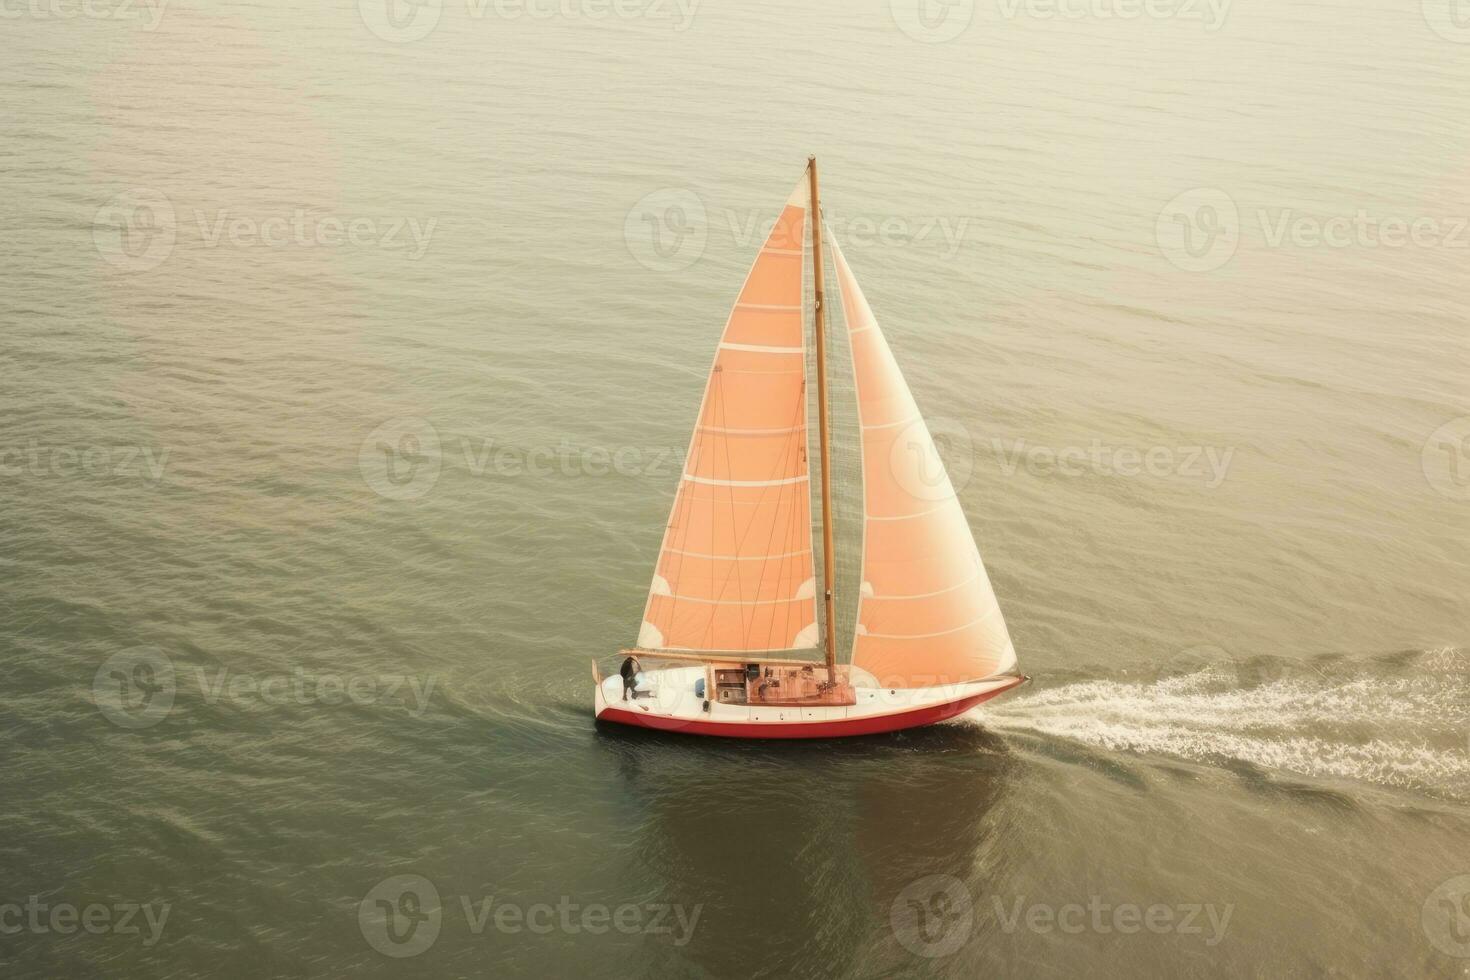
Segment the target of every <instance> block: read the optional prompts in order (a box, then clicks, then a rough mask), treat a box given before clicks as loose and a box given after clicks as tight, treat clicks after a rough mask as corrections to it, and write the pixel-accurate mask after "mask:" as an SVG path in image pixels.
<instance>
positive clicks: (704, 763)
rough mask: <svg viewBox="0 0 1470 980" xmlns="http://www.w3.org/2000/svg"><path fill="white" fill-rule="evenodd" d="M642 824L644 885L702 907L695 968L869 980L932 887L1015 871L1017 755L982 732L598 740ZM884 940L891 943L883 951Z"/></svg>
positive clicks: (634, 847) (638, 867)
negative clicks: (902, 899) (899, 904)
mask: <svg viewBox="0 0 1470 980" xmlns="http://www.w3.org/2000/svg"><path fill="white" fill-rule="evenodd" d="M599 738H600V739H601V740H602V741H603V742H604V743H605V751H606V753H607V754H608V755H610V756H612V757H613V758H614V759H615V760H616V769H617V772H618V774H619V776H620V777H621V779H622V781H623V784H624V788H625V790H626V792H627V794H628V799H629V804H628V812H629V813H630V814H636V815H637V819H636V822H634V823H632V824H631V825H630V826H629V827H628V828H625V830H626V832H628V833H630V834H631V835H633V836H634V838H635V840H634V841H633V842H632V843H631V845H630V847H629V855H628V860H629V863H630V868H629V872H630V874H632V875H633V876H634V877H635V879H636V880H638V881H640V882H641V883H643V885H644V887H646V888H647V889H648V891H649V893H650V894H652V895H655V896H657V899H658V900H660V901H665V902H670V903H675V904H680V905H684V906H686V907H694V906H702V913H701V917H700V920H699V929H698V931H697V933H696V935H695V937H694V940H693V941H692V942H691V943H690V944H689V945H688V947H687V948H686V949H684V950H682V951H680V955H681V956H682V957H686V958H687V959H688V960H689V961H691V962H692V963H694V964H696V965H697V966H698V967H699V968H700V969H702V970H707V971H709V972H710V973H711V974H714V975H717V976H727V975H731V974H732V973H735V972H737V971H738V972H741V973H748V974H750V975H758V976H759V975H768V974H769V975H792V976H845V975H853V974H854V973H856V974H863V973H866V972H868V971H869V970H871V969H872V968H873V967H874V962H873V958H874V957H875V956H882V957H887V958H889V959H892V960H893V961H894V962H896V963H901V962H902V961H904V960H905V959H906V958H908V954H906V953H905V952H904V950H903V949H902V948H900V947H898V946H896V945H895V944H896V942H897V940H896V939H895V938H894V936H893V931H892V928H891V926H890V909H891V906H892V905H893V903H894V902H895V899H897V898H898V897H899V893H900V892H901V891H903V889H905V888H906V887H908V886H909V885H911V884H913V882H914V881H915V880H916V879H917V878H921V877H923V876H925V875H930V874H945V875H955V876H957V877H959V878H960V879H961V880H963V881H967V882H971V883H976V882H978V881H980V880H982V879H984V878H985V877H986V876H987V875H988V874H989V873H991V871H992V869H993V868H994V867H995V866H996V865H997V864H998V863H1001V862H1004V861H1005V856H1004V852H1005V847H1004V846H1003V845H1002V843H1001V842H1003V841H1004V840H1005V839H1006V838H1007V836H1008V834H1007V831H1006V828H1005V826H1004V824H1003V823H1001V822H998V821H997V819H996V818H995V814H994V809H995V807H996V804H997V803H998V802H999V801H1000V800H1001V799H1002V798H1003V797H1004V794H1005V792H1006V788H1007V785H1008V784H1009V782H1010V780H1011V779H1012V778H1013V777H1014V773H1013V770H1014V760H1013V759H1012V757H1011V756H1010V753H1009V752H1008V751H1007V749H1006V746H1005V743H1004V742H1003V741H1001V740H1000V739H998V738H996V737H995V736H993V735H991V734H990V733H988V732H985V731H982V730H979V729H975V728H972V727H968V726H958V725H944V726H936V727H933V728H927V729H920V730H917V731H914V732H909V733H905V734H903V735H901V736H879V737H874V738H871V739H854V740H849V741H842V742H834V743H806V742H792V743H774V744H773V743H739V742H729V741H724V740H717V739H694V738H678V737H669V736H663V737H658V736H652V737H651V736H650V735H649V734H648V733H642V732H630V733H624V732H622V731H619V730H617V729H616V726H606V727H604V728H602V729H600V730H599ZM875 940H876V941H875Z"/></svg>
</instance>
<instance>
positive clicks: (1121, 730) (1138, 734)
mask: <svg viewBox="0 0 1470 980" xmlns="http://www.w3.org/2000/svg"><path fill="white" fill-rule="evenodd" d="M974 719H975V720H976V721H978V722H980V723H981V724H983V725H985V726H986V727H987V728H990V729H992V730H995V731H999V732H1016V733H1034V734H1037V735H1041V736H1050V737H1060V738H1066V739H1071V740H1075V741H1077V742H1080V743H1084V744H1087V745H1091V746H1096V747H1099V748H1102V749H1107V750H1111V751H1120V752H1132V753H1138V754H1142V755H1159V756H1167V757H1173V758H1179V759H1187V760H1191V761H1195V762H1203V763H1209V764H1216V765H1223V766H1226V767H1231V768H1242V767H1246V768H1248V767H1259V768H1262V769H1268V770H1274V771H1277V772H1283V773H1292V774H1296V775H1299V776H1305V777H1313V778H1322V779H1349V780H1356V781H1361V782H1368V783H1374V784H1378V785H1381V786H1387V787H1393V788H1397V789H1409V790H1413V791H1417V792H1422V793H1425V794H1427V795H1431V796H1435V797H1440V798H1448V799H1454V800H1470V657H1467V656H1466V655H1465V654H1463V653H1462V652H1460V651H1457V650H1453V649H1450V650H1438V651H1426V652H1415V653H1407V654H1399V655H1394V656H1391V657H1384V658H1378V659H1373V660H1366V661H1365V660H1352V659H1348V658H1334V659H1332V660H1327V661H1312V662H1306V663H1302V662H1292V661H1288V660H1283V659H1279V658H1258V659H1255V660H1251V661H1248V662H1243V663H1230V662H1226V663H1212V664H1208V665H1206V666H1203V667H1198V668H1191V669H1189V670H1188V671H1187V672H1184V673H1179V674H1175V675H1173V676H1158V677H1153V678H1147V679H1141V680H1117V679H1108V678H1095V679H1082V680H1075V681H1068V680H1063V681H1061V682H1060V683H1056V684H1054V685H1053V686H1050V687H1043V688H1041V689H1039V690H1036V689H1033V690H1032V691H1031V692H1030V693H1029V694H1024V693H1023V694H1022V695H1019V696H1017V697H1015V698H1013V699H1011V700H1010V701H1008V702H1005V703H1001V704H996V705H994V706H992V707H988V708H986V709H984V710H982V711H981V712H979V713H978V714H977V715H975V716H974Z"/></svg>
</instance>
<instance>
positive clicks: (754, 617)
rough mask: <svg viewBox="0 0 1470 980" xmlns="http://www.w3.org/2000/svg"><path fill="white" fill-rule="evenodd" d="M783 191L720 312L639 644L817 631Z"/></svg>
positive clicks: (798, 286)
mask: <svg viewBox="0 0 1470 980" xmlns="http://www.w3.org/2000/svg"><path fill="white" fill-rule="evenodd" d="M807 210H808V207H807V201H806V199H805V196H804V194H803V193H802V188H801V187H800V186H799V187H798V190H797V192H795V193H793V194H792V196H791V198H790V199H789V200H788V201H787V202H786V205H785V207H784V208H783V209H782V211H781V214H780V216H779V217H778V218H777V220H776V222H775V224H774V226H773V227H772V229H771V232H770V234H769V235H768V237H767V238H766V241H765V244H764V245H763V246H762V248H761V250H760V253H759V254H758V255H757V256H756V259H755V263H754V264H753V265H752V266H751V269H750V273H749V275H748V276H747V277H746V280H745V284H744V286H743V287H742V288H741V290H740V295H739V298H738V299H737V301H736V303H735V307H734V309H733V310H731V312H730V317H729V320H728V321H726V324H725V330H724V334H723V335H722V336H721V338H720V344H719V348H718V349H717V351H716V354H715V361H714V365H713V367H712V369H711V371H710V375H709V380H708V382H707V384H706V386H705V391H704V399H703V402H702V404H701V407H700V411H699V420H698V422H697V424H696V427H695V430H694V435H693V438H692V439H691V441H690V444H689V452H688V454H687V457H686V460H685V465H684V472H683V474H682V475H681V477H680V480H679V486H678V490H677V491H676V493H675V497H674V506H673V510H672V512H671V513H670V515H669V523H668V527H667V529H666V530H665V533H664V540H663V545H662V547H661V548H660V550H659V557H658V565H657V566H656V569H655V574H654V577H653V585H652V588H651V589H650V590H649V595H648V604H647V606H646V607H645V609H644V613H643V623H642V626H641V628H640V630H639V636H638V645H639V646H640V647H643V648H646V649H667V650H693V651H745V652H759V651H776V650H793V649H802V648H809V647H812V646H814V645H815V644H816V643H817V639H818V636H817V608H816V589H815V572H814V568H813V560H812V519H811V490H810V474H809V470H808V466H807V418H806V402H807V397H806V370H805V369H806V344H805V339H804V334H805V331H804V329H803V319H802V278H803V261H804V259H803V256H804V247H803V246H804V241H805V237H806V224H807Z"/></svg>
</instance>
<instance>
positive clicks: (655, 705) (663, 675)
mask: <svg viewBox="0 0 1470 980" xmlns="http://www.w3.org/2000/svg"><path fill="white" fill-rule="evenodd" d="M648 674H649V676H650V678H651V684H650V687H651V690H650V691H649V692H648V693H647V694H646V695H644V696H640V697H637V698H630V699H627V700H624V698H623V680H622V678H621V677H619V676H616V675H614V676H612V677H608V678H606V679H604V680H602V681H601V682H600V683H599V684H597V686H596V688H595V690H594V694H593V700H594V711H595V713H596V716H597V720H598V721H602V722H611V723H615V724H621V725H631V726H634V727H637V728H651V729H655V730H657V731H665V732H679V733H682V734H686V735H714V736H722V737H725V738H842V737H845V736H852V735H876V734H880V733H883V732H897V731H902V730H904V729H906V728H919V727H922V726H924V725H932V724H934V723H936V722H941V721H947V720H948V719H951V718H954V717H956V716H958V715H961V714H963V713H965V712H966V711H969V710H970V709H971V708H973V707H975V706H976V705H978V704H983V703H984V702H986V701H988V700H990V699H991V698H993V697H995V696H996V695H998V694H1002V693H1004V692H1006V691H1009V690H1011V689H1013V688H1015V687H1017V686H1019V685H1020V684H1022V683H1024V682H1025V680H1026V678H1024V677H1019V676H1013V675H1006V676H1003V677H992V678H989V679H987V680H982V681H972V682H968V683H963V684H946V685H943V686H940V687H920V688H899V689H893V690H889V689H884V688H865V687H859V688H857V690H856V703H855V704H850V705H796V706H781V705H749V704H721V703H718V702H710V701H706V700H705V699H704V698H703V697H700V696H698V695H696V693H695V682H696V681H697V680H698V679H700V678H702V677H703V676H704V668H703V667H671V668H667V669H664V670H654V671H649V672H648Z"/></svg>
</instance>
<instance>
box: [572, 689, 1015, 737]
mask: <svg viewBox="0 0 1470 980" xmlns="http://www.w3.org/2000/svg"><path fill="white" fill-rule="evenodd" d="M1016 683H1017V684H1019V683H1020V679H1019V678H1018V679H1017V681H1016ZM1012 687H1015V684H1010V685H1007V686H1005V687H1002V688H997V689H996V690H994V691H986V692H985V693H983V694H976V695H974V696H972V697H968V698H962V699H960V700H958V701H950V702H947V703H945V704H931V705H926V706H925V707H922V708H915V709H913V710H912V711H896V712H893V713H892V714H886V715H868V716H866V717H862V718H834V719H833V720H831V721H802V722H780V721H775V722H770V721H767V722H758V721H750V722H745V721H703V720H688V719H684V718H669V717H667V716H665V715H655V714H651V713H645V712H638V711H627V710H624V709H623V708H614V707H612V706H611V705H609V706H608V707H607V709H606V710H604V711H603V712H602V714H600V715H598V721H611V722H617V723H618V724H620V725H633V726H634V727H637V728H653V729H656V730H658V731H666V732H679V733H681V734H685V735H716V736H723V737H725V738H839V737H841V736H844V735H877V734H880V733H882V732H897V731H902V730H903V729H905V728H919V727H922V726H924V725H932V724H934V723H935V722H940V721H947V720H948V719H950V718H953V717H955V716H956V715H960V714H964V713H965V712H966V711H969V710H970V709H971V708H973V707H975V705H977V704H981V703H983V702H985V701H989V700H990V699H991V698H993V697H995V696H996V695H997V694H1000V693H1002V692H1004V691H1009V690H1010V689H1011V688H1012Z"/></svg>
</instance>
